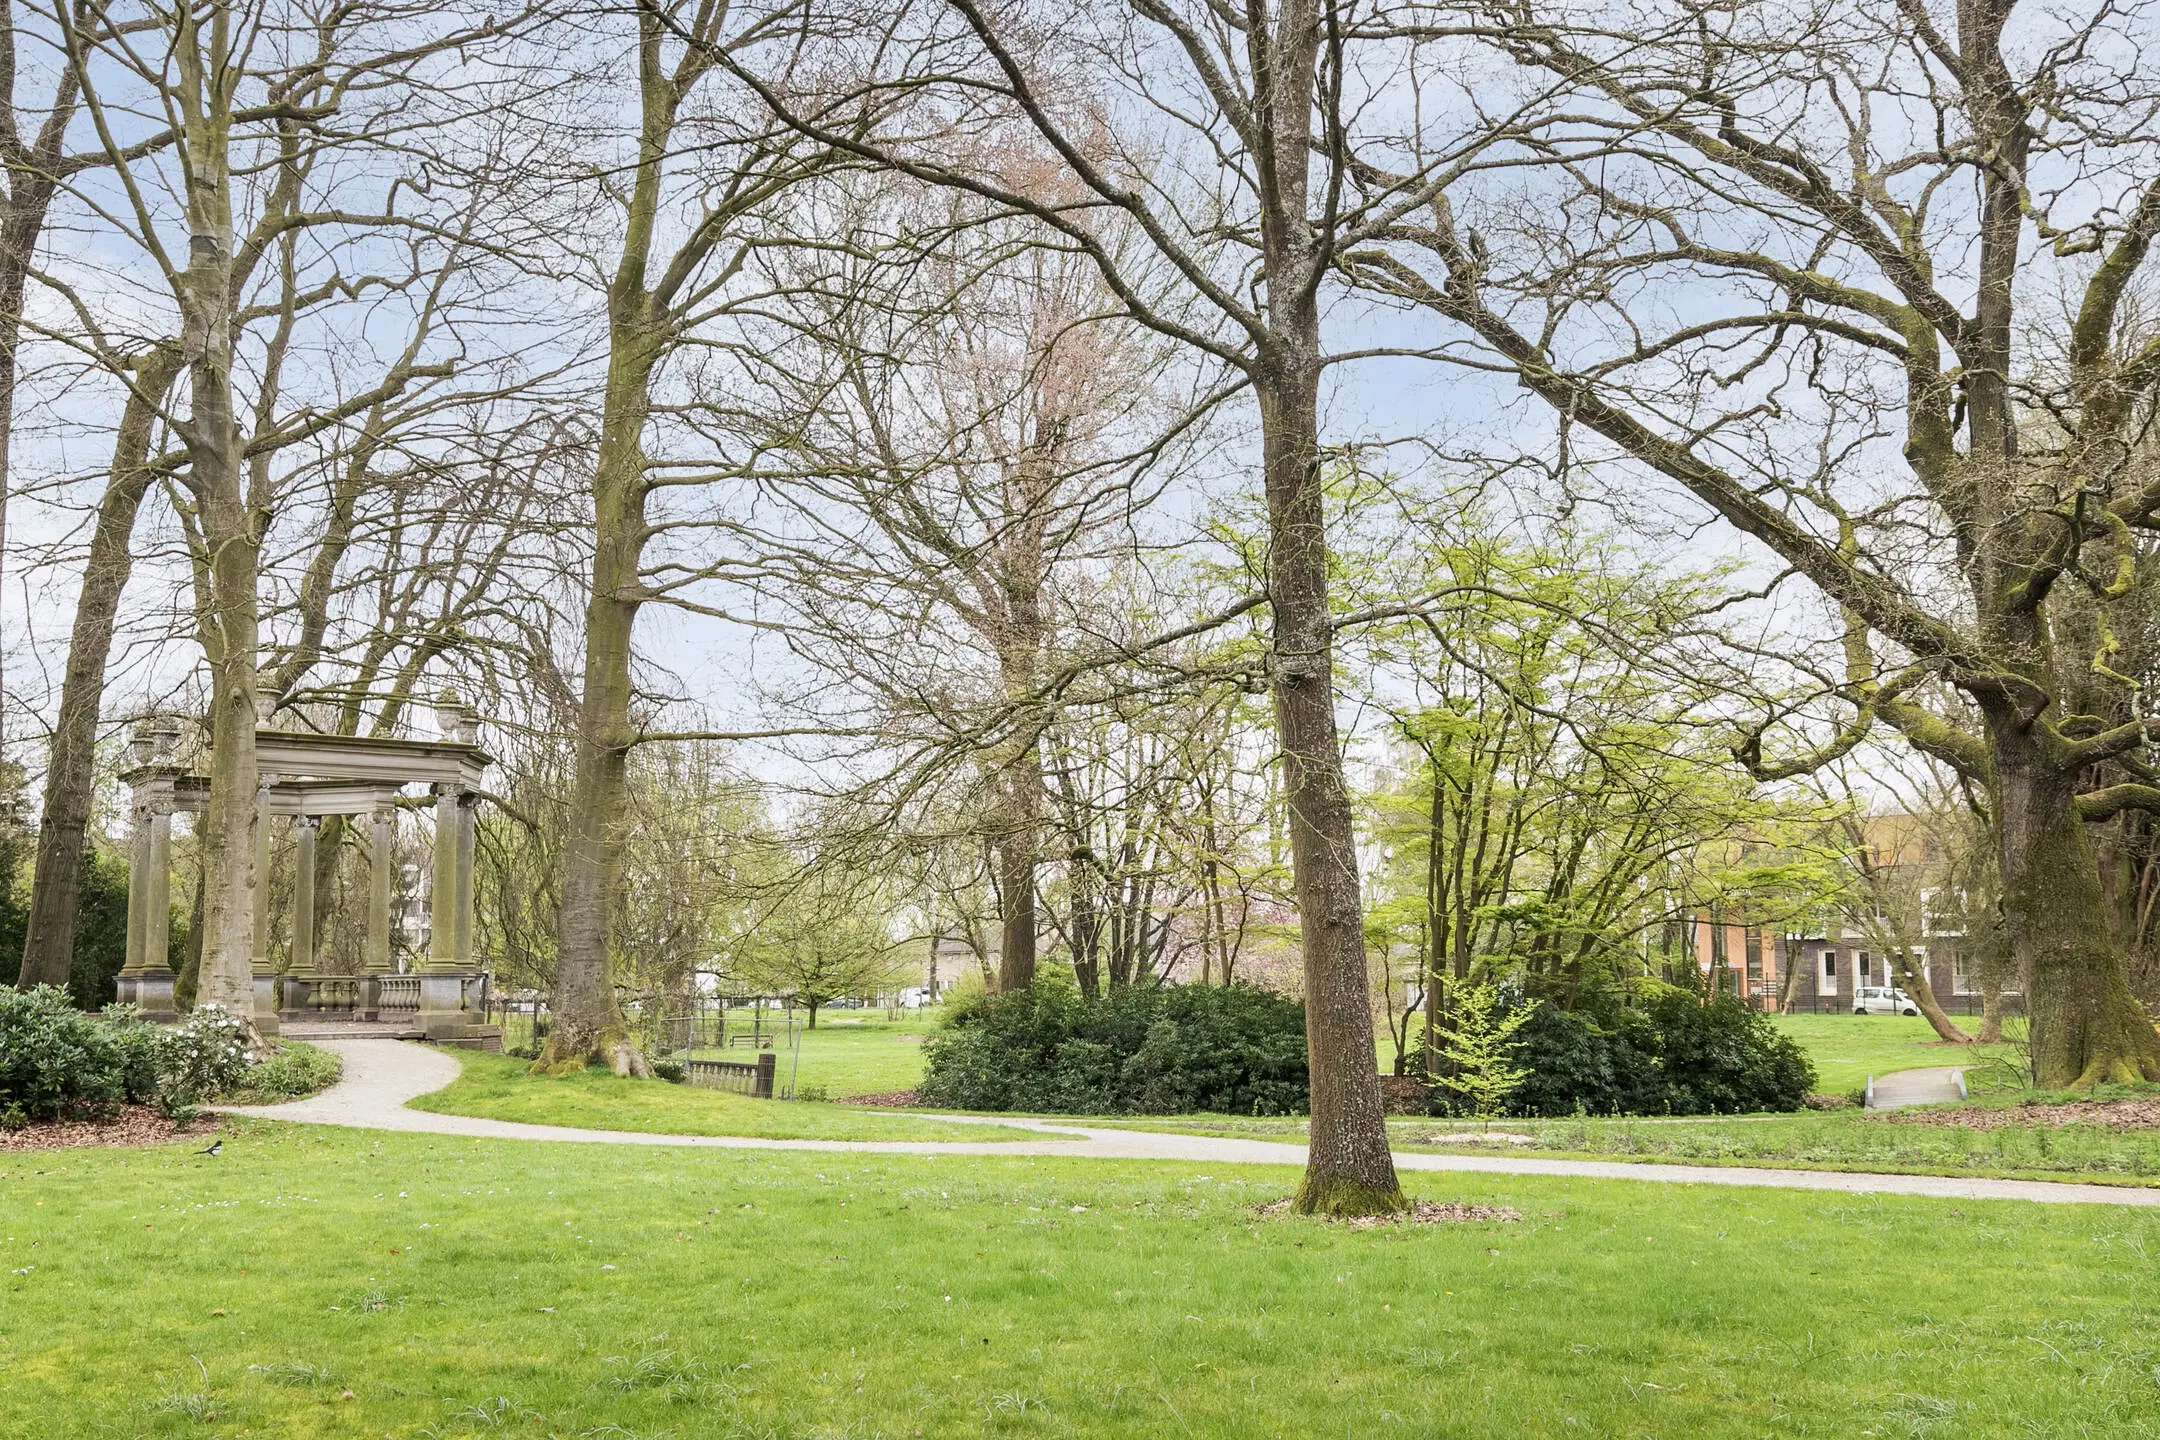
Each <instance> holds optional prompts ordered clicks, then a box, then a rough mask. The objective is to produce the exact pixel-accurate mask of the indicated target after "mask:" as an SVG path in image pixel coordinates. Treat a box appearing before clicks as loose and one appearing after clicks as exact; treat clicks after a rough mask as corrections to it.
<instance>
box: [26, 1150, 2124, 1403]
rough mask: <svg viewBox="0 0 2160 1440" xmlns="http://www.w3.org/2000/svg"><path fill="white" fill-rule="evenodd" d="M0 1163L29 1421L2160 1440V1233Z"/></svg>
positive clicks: (1003, 1171)
mask: <svg viewBox="0 0 2160 1440" xmlns="http://www.w3.org/2000/svg"><path fill="white" fill-rule="evenodd" d="M191 1148H193V1147H189V1146H172V1147H162V1148H152V1149H141V1150H121V1149H114V1150H81V1151H72V1152H65V1153H59V1154H54V1153H43V1154H23V1155H15V1156H10V1157H8V1160H7V1162H6V1163H5V1164H4V1165H0V1195H4V1197H5V1203H6V1207H7V1208H6V1213H7V1219H6V1221H5V1223H4V1225H0V1375H4V1377H5V1383H4V1384H0V1434H6V1435H11V1436H12V1435H23V1436H29V1435H51V1436H67V1437H78V1436H106V1435H112V1436H157V1437H166V1436H174V1437H211V1436H217V1437H232V1436H242V1435H249V1436H280V1437H356V1440H357V1437H369V1440H373V1437H384V1436H387V1437H392V1440H422V1437H436V1440H450V1437H473V1436H488V1437H496V1436H506V1437H531V1440H541V1437H548V1436H563V1437H570V1436H577V1437H602V1436H605V1437H614V1440H623V1437H643V1440H657V1437H660V1436H671V1437H676V1440H693V1437H695V1440H738V1437H739V1440H750V1437H759V1440H763V1437H790V1440H794V1437H802V1440H838V1437H874V1436H895V1437H900V1436H912V1435H915V1434H917V1433H920V1434H922V1435H925V1436H938V1437H946V1436H970V1437H971V1436H998V1437H1007V1436H1022V1437H1028V1436H1041V1437H1086V1440H1115V1437H1135V1440H1139V1437H1147V1440H1153V1437H1159V1436H1199V1437H1226V1440H1230V1437H1235V1440H1245V1437H1252V1436H1271V1437H1272V1436H1296V1437H1304V1436H1312V1437H1339V1436H1345V1435H1348V1436H1354V1437H1360V1440H1362V1437H1383V1440H1384V1437H1396V1436H1400V1437H1404V1440H1434V1437H1487V1436H1490V1437H1511V1436H1519V1435H1531V1436H1565V1437H1574V1436H1641V1437H1650V1436H1658V1437H1663V1436H1689V1437H1728V1436H1729V1437H1736V1440H1737V1437H1757V1436H1764V1435H1777V1436H1820V1437H1837V1440H1846V1437H1854V1436H1861V1435H1870V1434H1872V1435H1877V1436H1885V1437H1887V1436H1900V1437H1907V1436H1935V1437H1945V1440H1947V1437H1951V1436H1958V1437H1967V1436H1980V1437H1988V1436H2003V1437H2010V1436H2018V1437H2029V1436H2073V1435H2090V1436H2108V1437H2138V1436H2155V1435H2160V1403H2156V1391H2155V1388H2154V1387H2155V1380H2154V1372H2155V1368H2156V1366H2160V1321H2156V1316H2155V1310H2154V1306H2153V1303H2152V1296H2151V1289H2150V1280H2151V1274H2152V1265H2153V1260H2154V1257H2155V1256H2156V1255H2160V1215H2152V1214H2148V1213H2142V1212H2127V1211H2120V1210H2111V1209H2098V1208H2093V1209H2086V1208H2081V1207H2064V1208H2046V1207H2039V1206H2033V1205H2029V1204H2022V1203H2016V1202H1972V1201H1960V1202H1946V1201H1932V1200H1921V1199H1913V1198H1901V1197H1840V1196H1826V1195H1815V1194H1806V1193H1798V1192H1778V1191H1759V1190H1748V1191H1731V1190H1713V1189H1695V1188H1678V1187H1673V1186H1669V1185H1648V1184H1642V1185H1636V1184H1628V1183H1626V1182H1569V1181H1559V1180H1552V1179H1547V1178H1543V1177H1539V1178H1508V1177H1482V1176H1478V1177H1472V1176H1458V1177H1446V1178H1445V1179H1443V1178H1441V1177H1419V1178H1418V1183H1419V1185H1421V1186H1422V1187H1423V1188H1424V1190H1425V1192H1426V1193H1427V1194H1428V1195H1429V1196H1431V1197H1433V1198H1448V1199H1458V1200H1466V1201H1476V1202H1482V1203H1487V1204H1503V1205H1510V1206H1513V1207H1515V1208H1517V1209H1518V1210H1520V1211H1521V1212H1522V1214H1523V1215H1524V1217H1525V1219H1524V1221H1523V1223H1520V1224H1513V1225H1500V1224H1474V1225H1449V1226H1421V1227H1414V1228H1413V1227H1390V1228H1377V1229H1371V1230H1350V1229H1346V1228H1342V1227H1333V1226H1328V1225H1324V1224H1322V1223H1319V1222H1312V1221H1302V1220H1295V1219H1287V1218H1279V1219H1262V1218H1259V1217H1258V1216H1256V1215H1255V1213H1254V1208H1253V1207H1254V1206H1255V1205H1256V1204H1257V1203H1259V1202H1262V1201H1266V1200H1271V1199H1273V1198H1275V1197H1277V1196H1280V1195H1284V1194H1286V1193H1288V1192H1289V1190H1290V1189H1291V1187H1292V1185H1293V1184H1294V1182H1295V1178H1296V1177H1295V1175H1294V1174H1293V1173H1292V1172H1290V1171H1288V1170H1271V1169H1251V1168H1236V1167H1218V1168H1215V1169H1209V1168H1207V1167H1203V1166H1190V1165H1177V1166H1169V1165H1165V1166H1143V1165H1138V1164H1087V1163H1084V1162H1075V1161H1071V1160H1036V1159H982V1158H968V1159H958V1160H956V1159H952V1158H949V1157H939V1158H936V1159H925V1158H918V1157H898V1156H848V1155H802V1154H777V1153H760V1154H757V1155H754V1156H746V1155H741V1154H720V1153H715V1152H709V1151H690V1150H685V1151H653V1150H648V1149H643V1148H630V1147H606V1146H566V1145H544V1146H543V1145H520V1144H513V1143H507V1142H495V1141H488V1142H475V1141H471V1140H453V1139H447V1138H439V1137H427V1136H404V1135H377V1134H367V1133H362V1132H346V1131H330V1130H317V1129H311V1128H307V1127H299V1126H273V1125H267V1124H261V1123H256V1124H253V1125H244V1126H243V1127H242V1128H241V1130H240V1132H239V1133H238V1134H237V1135H236V1136H235V1137H234V1138H232V1139H229V1140H228V1142H227V1144H226V1146H225V1149H224V1153H223V1155H222V1156H220V1157H218V1158H217V1159H214V1160H213V1159H209V1158H198V1157H194V1156H191V1155H190V1154H189V1153H188V1151H189V1150H190V1149H191Z"/></svg>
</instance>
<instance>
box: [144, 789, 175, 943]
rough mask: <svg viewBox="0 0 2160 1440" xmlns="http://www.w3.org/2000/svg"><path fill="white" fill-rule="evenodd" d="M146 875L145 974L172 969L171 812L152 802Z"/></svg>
mask: <svg viewBox="0 0 2160 1440" xmlns="http://www.w3.org/2000/svg"><path fill="white" fill-rule="evenodd" d="M149 828H150V844H149V851H150V855H149V864H150V869H149V873H148V874H147V875H145V876H144V877H143V881H144V883H143V932H142V969H143V973H144V974H145V975H154V974H157V973H159V972H163V973H164V974H165V975H166V976H167V977H168V978H169V977H170V976H171V975H172V966H171V964H170V963H168V961H169V959H170V956H169V955H168V953H167V952H168V950H169V948H170V946H171V944H172V811H171V810H169V809H167V808H166V807H165V806H163V805H160V804H158V803H157V802H156V801H154V800H153V801H152V802H151V803H150V827H149Z"/></svg>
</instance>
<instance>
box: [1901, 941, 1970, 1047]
mask: <svg viewBox="0 0 2160 1440" xmlns="http://www.w3.org/2000/svg"><path fill="white" fill-rule="evenodd" d="M1890 963H1891V964H1892V965H1894V966H1896V967H1897V972H1898V978H1899V979H1900V980H1902V981H1903V982H1904V988H1905V993H1906V994H1908V995H1910V996H1912V998H1913V1003H1914V1004H1915V1005H1918V1006H1919V1007H1920V1013H1921V1014H1922V1015H1925V1016H1926V1017H1927V1022H1928V1024H1929V1026H1931V1027H1932V1028H1933V1029H1934V1031H1935V1033H1936V1035H1937V1036H1938V1037H1940V1038H1942V1039H1944V1040H1947V1041H1949V1042H1950V1043H1951V1044H1953V1045H1970V1044H1972V1036H1970V1035H1967V1034H1966V1033H1965V1032H1964V1031H1963V1030H1960V1029H1959V1028H1958V1026H1957V1022H1956V1021H1954V1020H1952V1019H1951V1018H1950V1017H1949V1015H1948V1014H1946V1013H1945V1012H1944V1010H1943V1008H1942V1005H1941V1003H1940V1002H1939V1001H1937V1000H1936V998H1935V986H1934V984H1933V982H1931V981H1930V980H1929V979H1928V973H1927V966H1926V965H1925V964H1923V963H1922V962H1920V961H1917V960H1915V959H1913V954H1912V951H1911V950H1909V949H1907V948H1906V947H1905V946H1903V945H1899V946H1896V947H1894V948H1893V949H1892V950H1891V951H1890Z"/></svg>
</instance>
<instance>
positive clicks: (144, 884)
mask: <svg viewBox="0 0 2160 1440" xmlns="http://www.w3.org/2000/svg"><path fill="white" fill-rule="evenodd" d="M128 814H129V819H130V821H131V822H132V823H131V825H130V828H129V831H128V906H127V963H126V964H124V965H122V966H121V967H120V973H121V974H122V975H129V976H133V975H139V974H141V973H142V967H143V923H144V918H145V917H146V916H147V915H148V914H149V913H150V907H149V903H148V901H147V900H146V899H145V898H144V894H143V892H144V891H145V890H146V889H148V888H149V884H150V810H149V807H148V806H146V805H144V804H143V803H142V802H141V801H139V800H138V801H136V802H135V803H134V804H132V805H130V806H128ZM122 998H123V999H127V998H130V997H128V996H126V995H123V996H122Z"/></svg>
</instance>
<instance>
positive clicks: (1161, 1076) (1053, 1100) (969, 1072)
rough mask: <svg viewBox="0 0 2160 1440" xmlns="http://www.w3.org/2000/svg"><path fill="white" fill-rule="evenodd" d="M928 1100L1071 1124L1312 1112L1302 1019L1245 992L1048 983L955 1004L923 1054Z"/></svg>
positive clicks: (1300, 1013)
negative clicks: (1087, 990)
mask: <svg viewBox="0 0 2160 1440" xmlns="http://www.w3.org/2000/svg"><path fill="white" fill-rule="evenodd" d="M924 1051H925V1064H924V1072H923V1082H922V1088H921V1097H922V1100H923V1101H924V1103H926V1104H930V1105H945V1106H951V1107H953V1108H956V1109H962V1110H1023V1111H1041V1112H1045V1113H1051V1114H1065V1115H1119V1114H1129V1115H1175V1114H1185V1113H1191V1112H1195V1111H1214V1112H1221V1113H1229V1114H1239V1115H1289V1114H1299V1113H1302V1112H1303V1111H1304V1109H1305V1107H1306V1096H1307V1090H1306V1085H1307V1081H1306V1065H1305V1011H1304V1007H1303V1006H1302V1005H1300V1004H1298V1003H1297V1002H1296V1001H1294V1000H1286V999H1284V998H1283V997H1282V996H1280V995H1275V994H1272V993H1270V992H1268V991H1265V990H1258V989H1255V988H1253V987H1251V986H1246V985H1229V986H1207V985H1179V986H1147V987H1141V986H1122V987H1118V988H1116V989H1113V990H1111V991H1110V992H1109V993H1108V994H1106V995H1104V996H1103V997H1101V998H1100V999H1095V1000H1089V999H1085V998H1083V997H1082V996H1081V995H1080V993H1079V992H1078V991H1077V990H1076V989H1075V988H1074V987H1073V986H1072V984H1071V983H1070V982H1067V981H1061V980H1058V979H1052V978H1048V977H1046V978H1045V979H1043V980H1040V981H1038V982H1037V983H1036V984H1034V985H1033V986H1030V987H1029V988H1028V989H1025V990H1019V991H1015V992H1013V993H1011V994H1006V995H985V996H982V997H980V998H973V997H970V998H967V999H964V1000H957V1001H955V1002H954V1004H953V1005H952V1007H951V1008H950V1009H949V1011H948V1013H947V1016H946V1021H945V1026H944V1028H943V1029H941V1030H940V1031H939V1032H938V1033H937V1034H936V1035H934V1036H932V1037H931V1039H930V1040H929V1042H928V1043H927V1044H926V1045H925V1046H924Z"/></svg>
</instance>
